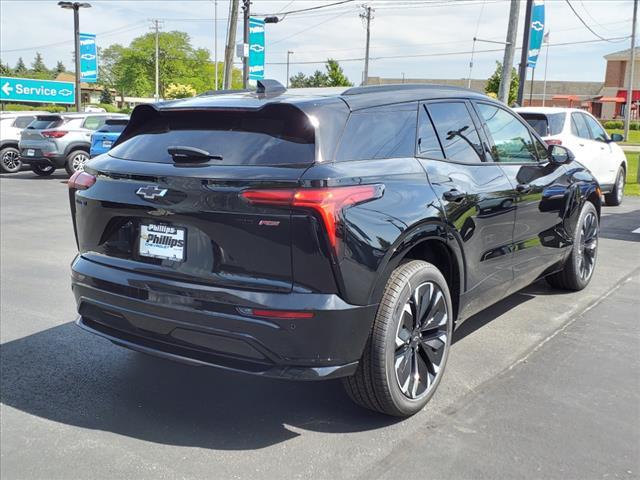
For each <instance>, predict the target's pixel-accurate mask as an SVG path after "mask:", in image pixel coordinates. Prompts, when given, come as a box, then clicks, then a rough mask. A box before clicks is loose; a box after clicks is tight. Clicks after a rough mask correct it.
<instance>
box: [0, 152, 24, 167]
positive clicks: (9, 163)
mask: <svg viewBox="0 0 640 480" xmlns="http://www.w3.org/2000/svg"><path fill="white" fill-rule="evenodd" d="M21 166H22V162H21V161H20V150H18V149H17V148H14V147H5V148H3V149H2V150H0V171H2V173H16V172H19V171H20V167H21Z"/></svg>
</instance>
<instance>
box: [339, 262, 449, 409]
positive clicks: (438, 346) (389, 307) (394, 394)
mask: <svg viewBox="0 0 640 480" xmlns="http://www.w3.org/2000/svg"><path fill="white" fill-rule="evenodd" d="M415 299H418V300H422V302H420V301H418V302H416V301H415ZM416 311H418V312H420V311H422V315H415V314H414V312H416ZM452 312H453V310H452V308H451V295H450V293H449V288H448V286H447V282H446V281H445V279H444V277H443V276H442V274H441V273H440V271H439V270H438V269H437V268H436V267H434V266H433V265H431V264H430V263H427V262H423V261H420V260H412V261H409V262H407V263H404V264H402V265H400V266H399V267H398V268H397V269H396V270H394V272H393V273H392V274H391V277H390V278H389V281H388V282H387V285H386V287H385V290H384V294H383V296H382V301H381V302H380V306H379V308H378V312H377V314H376V318H375V320H374V322H373V327H372V330H371V334H370V336H369V339H368V341H367V345H366V347H365V350H364V353H363V355H362V358H361V360H360V363H359V365H358V370H357V371H356V373H355V374H354V375H353V376H351V377H347V378H344V379H343V384H344V387H345V389H346V391H347V393H348V395H349V396H350V397H351V399H352V400H353V401H354V402H355V403H357V404H359V405H361V406H363V407H365V408H368V409H370V410H374V411H377V412H380V413H384V414H386V415H393V416H397V417H408V416H411V415H413V414H415V413H417V412H419V411H420V410H422V408H423V407H424V406H425V405H426V404H427V402H429V400H430V399H431V397H432V396H433V394H434V393H435V391H436V389H437V387H438V384H439V383H440V379H441V378H442V375H443V373H444V367H445V365H446V363H447V356H448V354H449V347H450V346H451V335H452V331H453V316H452ZM416 317H421V318H422V319H423V321H422V322H418V323H419V324H418V325H416V322H415V321H414V318H416ZM416 372H417V374H418V376H417V377H416V376H415V373H416ZM416 379H417V381H416Z"/></svg>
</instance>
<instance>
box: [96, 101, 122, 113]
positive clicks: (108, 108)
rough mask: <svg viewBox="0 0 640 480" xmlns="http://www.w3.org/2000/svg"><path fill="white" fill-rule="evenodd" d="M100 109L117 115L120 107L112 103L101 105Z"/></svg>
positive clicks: (99, 105)
mask: <svg viewBox="0 0 640 480" xmlns="http://www.w3.org/2000/svg"><path fill="white" fill-rule="evenodd" d="M97 107H98V108H104V110H105V112H108V113H115V112H117V111H118V107H115V106H113V105H111V104H110V103H99V104H98V105H97Z"/></svg>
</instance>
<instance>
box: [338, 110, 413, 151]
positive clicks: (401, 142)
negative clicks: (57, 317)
mask: <svg viewBox="0 0 640 480" xmlns="http://www.w3.org/2000/svg"><path fill="white" fill-rule="evenodd" d="M417 113H418V112H417V104H415V103H414V104H407V105H394V106H391V107H385V108H372V109H366V110H362V111H358V112H354V113H352V114H351V116H350V117H349V120H348V122H347V126H346V127H345V131H344V133H343V135H342V140H341V142H340V147H339V149H338V153H337V155H336V160H337V161H339V162H342V161H347V160H368V159H377V158H400V157H413V156H414V154H415V144H416V121H417Z"/></svg>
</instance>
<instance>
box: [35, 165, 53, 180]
mask: <svg viewBox="0 0 640 480" xmlns="http://www.w3.org/2000/svg"><path fill="white" fill-rule="evenodd" d="M31 170H32V171H33V173H35V174H36V175H38V176H39V177H48V176H49V175H51V174H53V172H55V171H56V168H55V167H54V166H52V165H47V166H46V167H43V166H41V165H31Z"/></svg>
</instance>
